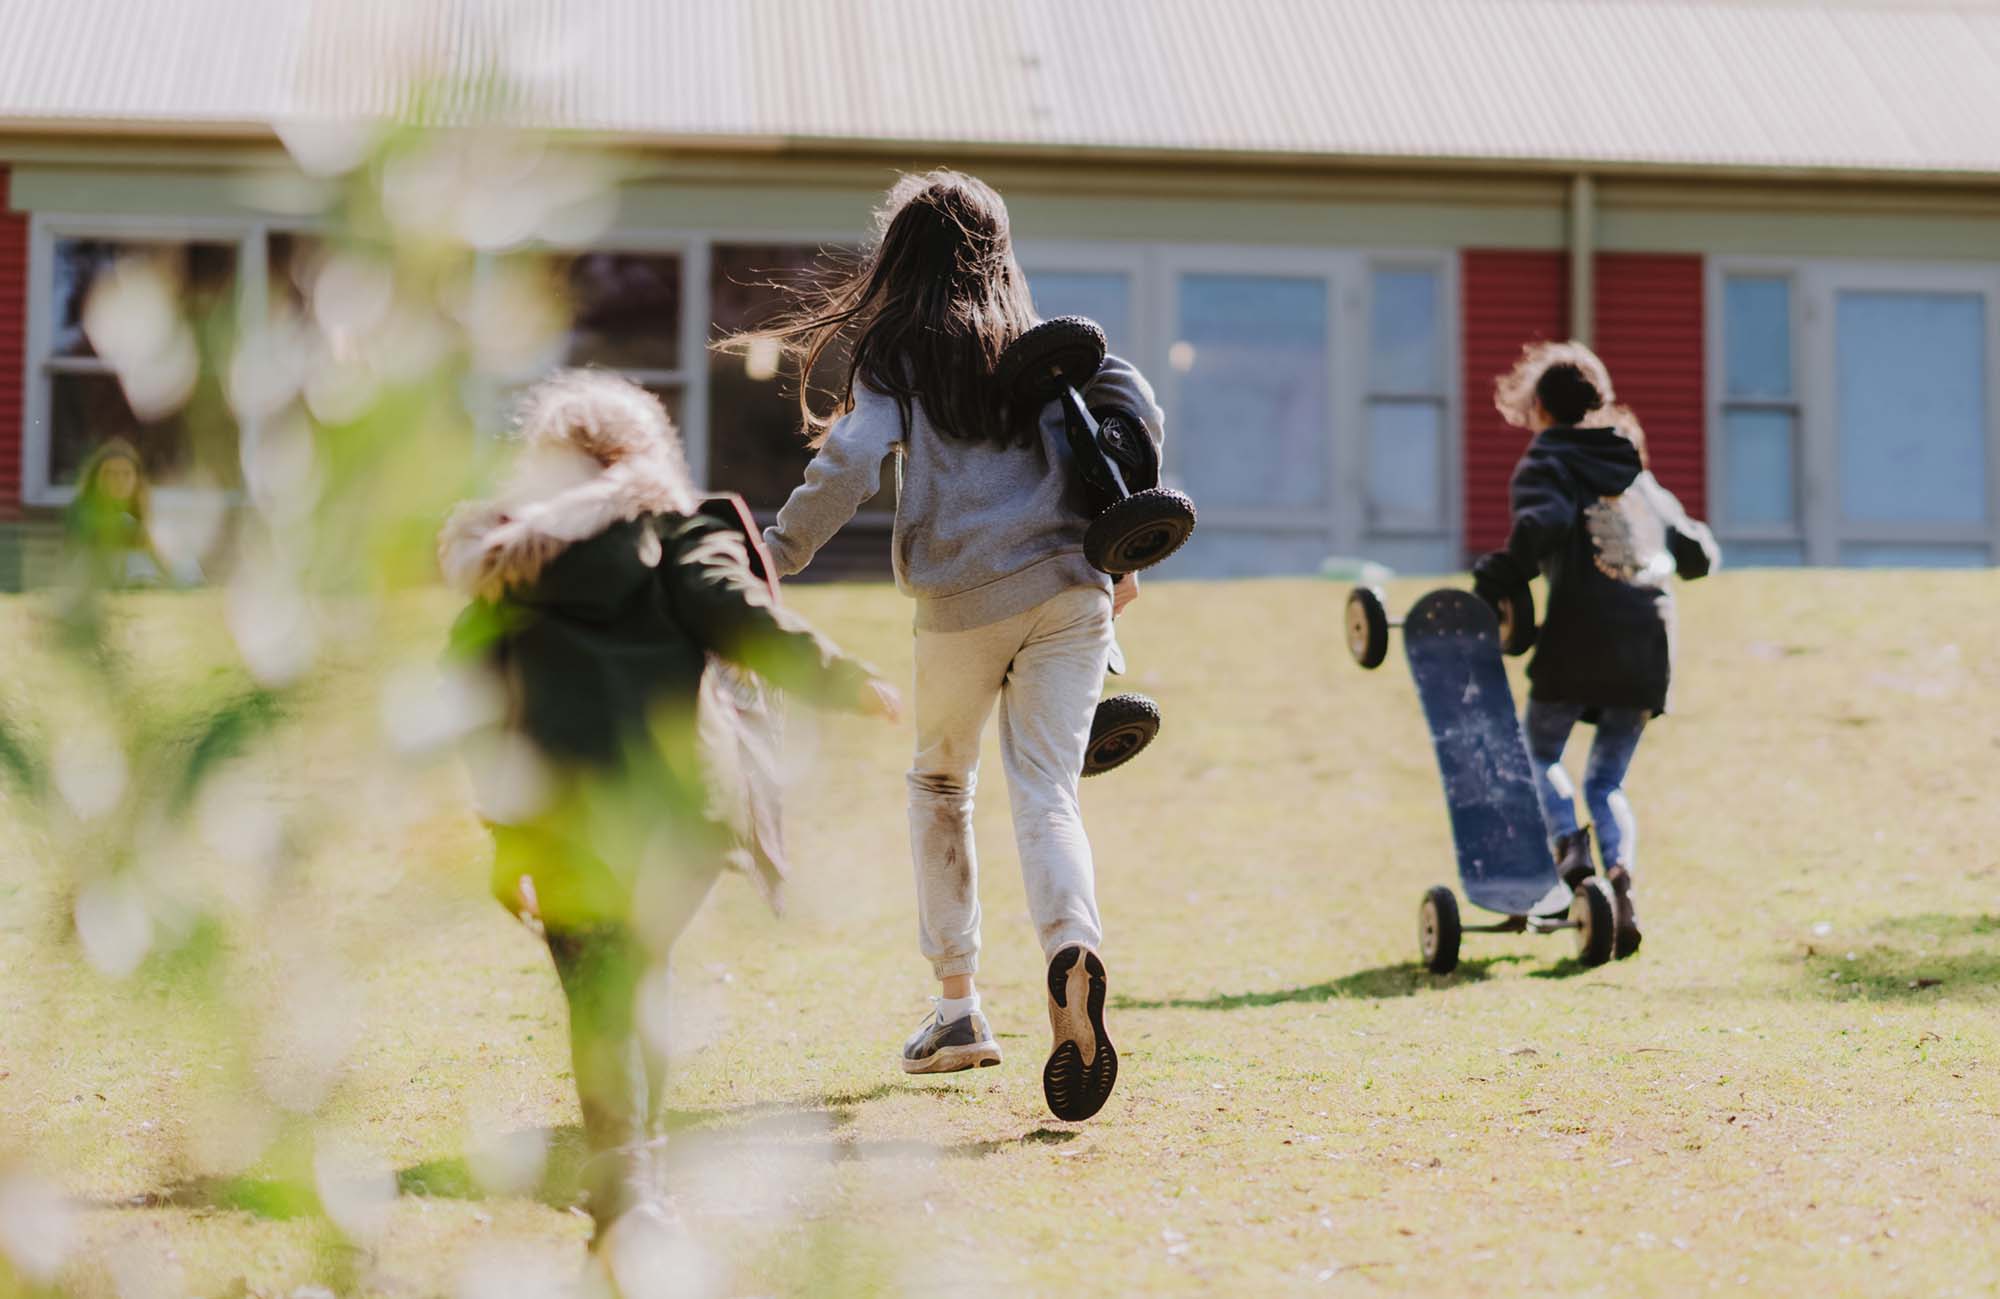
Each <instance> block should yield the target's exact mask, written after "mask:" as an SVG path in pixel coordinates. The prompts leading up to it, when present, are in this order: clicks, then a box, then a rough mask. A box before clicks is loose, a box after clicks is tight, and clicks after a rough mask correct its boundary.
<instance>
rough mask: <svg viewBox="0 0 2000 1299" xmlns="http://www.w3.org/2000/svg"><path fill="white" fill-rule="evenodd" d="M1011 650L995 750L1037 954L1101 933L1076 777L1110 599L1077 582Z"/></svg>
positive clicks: (1097, 685) (1040, 613)
mask: <svg viewBox="0 0 2000 1299" xmlns="http://www.w3.org/2000/svg"><path fill="white" fill-rule="evenodd" d="M1035 614H1036V620H1035V623H1034V625H1033V627H1032V628H1031V630H1030V632H1029V635H1028V638H1027V641H1026V642H1025V643H1024V644H1023V645H1022V646H1021V649H1020V652H1019V653H1017V654H1016V655H1015V656H1014V663H1013V666H1012V667H1011V668H1010V669H1009V670H1008V673H1007V685H1006V689H1005V691H1004V692H1003V694H1002V699H1001V704H1000V753H1001V757H1002V759H1003V761H1004V762H1005V763H1006V767H1007V792H1008V795H1009V797H1010V799H1011V800H1012V803H1013V809H1014V838H1015V842H1016V843H1017V844H1018V846H1019V848H1020V853H1021V872H1022V875H1023V877H1024V878H1025V880H1026V883H1027V887H1028V914H1029V915H1030V916H1031V917H1032V918H1033V920H1034V922H1035V932H1036V936H1037V937H1039V938H1040V939H1041V943H1042V953H1043V955H1044V956H1045V957H1047V956H1053V955H1054V954H1055V953H1056V952H1057V951H1060V950H1061V949H1062V948H1064V947H1067V946H1070V945H1071V944H1076V943H1081V944H1083V945H1084V946H1086V947H1091V948H1095V947H1097V946H1098V945H1099V944H1100V943H1101V942H1102V941H1103V937H1104V936H1103V933H1102V932H1101V931H1100V929H1099V925H1098V915H1097V881H1096V872H1095V869H1094V867H1093V864H1092V861H1091V856H1090V840H1089V838H1088V837H1086V835H1085V834H1084V829H1083V812H1082V808H1081V807H1080V806H1079V804H1078V801H1077V783H1078V781H1079V780H1081V779H1082V775H1083V752H1084V749H1085V747H1086V746H1087V745H1088V744H1089V742H1090V719H1091V714H1092V712H1093V711H1094V710H1095V709H1096V707H1097V697H1098V694H1099V692H1100V691H1101V690H1102V689H1103V687H1104V665H1105V661H1106V658H1107V656H1108V655H1109V654H1110V652H1111V602H1110V601H1109V600H1108V599H1106V598H1105V596H1104V593H1103V592H1102V591H1099V590H1097V589H1095V588H1093V587H1077V588H1075V589H1074V590H1071V591H1066V592H1064V593H1063V594H1062V595H1059V596H1057V597H1055V598H1054V599H1052V600H1049V601H1047V602H1045V603H1043V604H1042V605H1041V606H1040V607H1039V608H1038V609H1036V610H1035Z"/></svg>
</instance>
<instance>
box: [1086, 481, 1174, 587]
mask: <svg viewBox="0 0 2000 1299" xmlns="http://www.w3.org/2000/svg"><path fill="white" fill-rule="evenodd" d="M1194 523H1195V515H1194V502H1193V501H1191V500H1189V499H1188V498H1187V495H1186V494H1185V493H1183V492H1177V491H1175V490H1174V489H1173V488H1171V487H1154V488H1150V489H1148V490H1146V491H1143V492H1135V493H1134V494H1132V495H1131V496H1128V497H1126V498H1125V499H1124V500H1122V501H1120V502H1118V503H1117V504H1116V505H1114V506H1112V507H1111V508H1110V509H1108V510H1106V511H1105V512H1104V513H1102V514H1100V515H1098V516H1097V517H1096V518H1095V519H1092V520H1091V522H1090V527H1089V529H1088V530H1086V531H1085V532H1084V534H1083V555H1084V558H1085V559H1088V560H1089V561H1090V562H1091V563H1092V564H1093V565H1095V566H1096V567H1098V568H1100V569H1102V570H1103V571H1105V572H1107V573H1109V574H1111V575H1112V576H1113V577H1118V576H1121V575H1123V574H1125V573H1136V572H1138V571H1139V570H1140V569H1142V568H1151V567H1153V565H1155V564H1157V563H1159V562H1160V561H1161V560H1163V559H1165V558H1166V557H1167V556H1169V555H1171V554H1173V553H1174V552H1175V551H1176V550H1179V549H1180V548H1181V547H1182V546H1184V545H1186V544H1187V539H1188V538H1189V537H1191V536H1193V535H1194Z"/></svg>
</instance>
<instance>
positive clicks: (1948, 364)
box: [1712, 261, 2000, 567]
mask: <svg viewBox="0 0 2000 1299" xmlns="http://www.w3.org/2000/svg"><path fill="white" fill-rule="evenodd" d="M1717 288H1718V294H1717V296H1718V298H1719V305H1720V315H1719V318H1718V320H1717V325H1718V327H1719V337H1718V340H1717V349H1718V350H1717V352H1716V360H1717V366H1716V368H1717V370H1718V371H1719V372H1720V373H1719V378H1718V383H1717V390H1716V393H1715V396H1714V400H1715V401H1716V414H1717V418H1716V422H1715V427H1714V433H1713V436H1714V448H1713V449H1714V455H1713V457H1712V463H1713V464H1714V467H1715V468H1714V475H1713V479H1712V485H1713V487H1714V489H1715V495H1716V499H1717V502H1718V509H1719V512H1718V517H1717V522H1718V524H1719V529H1718V530H1719V531H1720V532H1721V533H1722V535H1723V538H1724V541H1725V546H1726V549H1727V552H1728V556H1729V558H1730V560H1731V561H1732V562H1733V563H1737V564H1745V563H1801V562H1806V561H1807V560H1810V561H1811V562H1813V563H1839V564H1855V565H1898V566H1903V565H1908V566H1923V567H1937V566H1945V565H1958V564H1985V563H1990V562H1991V561H1992V559H1993V557H1994V556H1995V554H1996V553H2000V552H1996V547H2000V513H1996V511H1995V510H1994V508H1993V495H1994V480H1993V475H1994V470H1995V454H1996V448H1995V438H1996V436H2000V424H1996V420H1995V416H1994V409H1993V396H1992V391H1991V379H1990V377H1989V375H1988V365H1989V358H1990V357H1992V356H1993V355H1994V354H1995V348H1996V342H2000V339H1996V334H1995V321H1994V318H1993V316H1994V312H1993V300H1994V298H1995V296H1996V295H2000V272H1996V270H1995V269H1994V268H1993V267H1990V266H1963V267H1951V266H1938V265H1931V264H1906V265H1871V264H1867V263H1860V262H1837V261H1824V262H1799V263H1793V264H1790V265H1779V266H1776V267H1773V266H1770V265H1756V266H1743V267H1741V268H1738V267H1732V266H1724V267H1723V268H1721V272H1720V282H1719V284H1718V286H1717Z"/></svg>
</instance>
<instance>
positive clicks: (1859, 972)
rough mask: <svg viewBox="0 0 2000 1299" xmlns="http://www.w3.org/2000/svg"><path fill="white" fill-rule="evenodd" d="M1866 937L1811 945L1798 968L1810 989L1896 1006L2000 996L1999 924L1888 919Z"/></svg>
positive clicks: (1950, 918)
mask: <svg viewBox="0 0 2000 1299" xmlns="http://www.w3.org/2000/svg"><path fill="white" fill-rule="evenodd" d="M1865 934H1866V936H1865V937H1862V938H1860V939H1856V940H1843V939H1841V938H1839V937H1835V938H1832V939H1828V940H1825V941H1819V940H1815V941H1813V942H1812V943H1810V944H1808V945H1807V947H1806V949H1805V958H1804V960H1803V961H1801V962H1800V965H1799V971H1800V976H1801V978H1802V979H1803V980H1804V982H1805V984H1806V986H1807V987H1808V988H1809V989H1811V990H1813V991H1815V992H1818V993H1819V994H1820V995H1822V996H1830V997H1842V998H1852V997H1856V996H1861V997H1868V998H1872V999H1879V1000H1897V1001H1923V1000H1932V999H1935V998H1939V997H1946V996H1952V995H1954V994H1988V995H1990V994H1991V993H1992V991H1993V990H1994V989H1995V988H2000V916H1995V915H1945V914H1940V913H1936V912H1925V913H1919V914H1916V915H1908V916H1890V917H1887V918H1885V919H1882V920H1878V921H1876V922H1875V923H1874V924H1873V925H1870V926H1869V927H1868V929H1867V930H1866V931H1865Z"/></svg>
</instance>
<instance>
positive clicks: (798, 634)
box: [664, 524, 894, 712]
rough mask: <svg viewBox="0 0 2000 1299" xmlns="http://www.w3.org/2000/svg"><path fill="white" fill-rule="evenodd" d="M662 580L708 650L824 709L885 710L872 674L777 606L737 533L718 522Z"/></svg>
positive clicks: (688, 625) (684, 622)
mask: <svg viewBox="0 0 2000 1299" xmlns="http://www.w3.org/2000/svg"><path fill="white" fill-rule="evenodd" d="M698 526H699V525H698ZM664 580H665V581H666V583H667V585H668V589H669V591H670V592H671V596H672V599H673V602H674V610H675V612H676V613H677V614H679V615H680V621H681V623H682V625H683V626H685V627H686V628H687V629H688V631H689V633H690V634H691V635H693V636H694V637H695V639H696V640H697V641H699V642H700V643H701V646H702V648H703V649H706V650H708V651H709V652H710V653H713V654H716V655H719V656H720V657H722V658H725V659H727V660H729V661H730V662H731V663H735V664H738V665H740V666H742V667H745V668H748V669H749V670H750V671H752V672H755V673H756V674H757V675H758V676H760V677H763V678H764V679H765V680H767V681H769V682H770V683H771V684H772V685H774V686H777V687H778V688H779V689H781V690H789V691H792V692H793V693H796V694H798V695H801V696H803V697H805V698H806V699H809V700H812V701H813V702H815V703H817V704H820V705H821V706H823V707H827V708H838V709H844V710H847V711H850V712H881V711H882V707H881V705H882V696H883V689H886V688H883V689H878V688H877V681H876V677H875V674H874V673H873V672H872V671H870V670H869V668H868V666H867V665H866V664H865V663H862V662H860V661H859V660H857V659H852V658H849V657H847V656H846V655H845V654H842V653H841V652H840V650H839V648H838V647H837V646H835V645H834V644H833V642H832V641H829V640H827V639H826V638H825V637H824V636H821V635H820V634H819V633H818V632H816V631H814V630H813V629H812V628H811V627H809V626H807V625H806V623H805V620H804V619H802V618H799V617H798V616H797V615H795V614H793V613H791V612H790V611H788V610H785V609H782V608H779V607H778V606H776V605H775V604H773V603H772V600H771V591H770V587H769V586H768V585H767V584H766V583H764V582H763V581H762V580H761V579H759V578H758V577H757V576H756V575H755V574H754V573H753V572H751V570H750V559H749V554H748V552H747V551H746V549H745V547H744V543H743V539H742V538H741V537H739V536H737V535H736V534H735V533H733V532H730V531H728V530H727V529H725V528H724V527H722V526H721V525H720V524H715V525H710V526H708V527H705V528H703V530H702V532H701V533H700V535H699V536H697V537H696V539H695V541H694V543H693V545H691V546H690V547H689V548H688V550H687V551H686V553H685V554H683V555H682V557H681V560H680V562H679V563H677V564H673V565H671V568H670V571H668V572H667V573H666V574H665V578H664ZM888 694H889V695H890V697H892V698H893V695H894V692H893V691H889V692H888Z"/></svg>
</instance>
